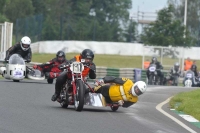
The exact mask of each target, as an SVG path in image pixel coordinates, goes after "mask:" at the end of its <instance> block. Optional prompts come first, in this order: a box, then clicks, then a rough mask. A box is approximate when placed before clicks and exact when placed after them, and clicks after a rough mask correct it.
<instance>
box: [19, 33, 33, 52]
mask: <svg viewBox="0 0 200 133" xmlns="http://www.w3.org/2000/svg"><path fill="white" fill-rule="evenodd" d="M30 44H31V39H30V38H29V37H28V36H24V37H22V39H21V42H20V45H21V48H22V49H23V50H24V51H27V50H28V49H29V48H30Z"/></svg>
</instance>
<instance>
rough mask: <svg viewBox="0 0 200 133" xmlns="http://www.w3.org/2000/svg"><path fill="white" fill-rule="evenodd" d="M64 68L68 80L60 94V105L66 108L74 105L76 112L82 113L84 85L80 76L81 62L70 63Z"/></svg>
mask: <svg viewBox="0 0 200 133" xmlns="http://www.w3.org/2000/svg"><path fill="white" fill-rule="evenodd" d="M64 68H66V69H65V70H64V71H67V75H68V79H67V81H66V84H65V86H63V88H62V90H61V93H60V101H58V102H60V105H61V107H63V108H67V107H68V105H74V108H75V110H76V111H82V109H83V106H84V96H85V84H84V79H83V76H82V71H83V70H84V65H83V63H81V62H77V61H75V62H72V63H71V64H70V65H66V66H63V67H62V68H61V69H64Z"/></svg>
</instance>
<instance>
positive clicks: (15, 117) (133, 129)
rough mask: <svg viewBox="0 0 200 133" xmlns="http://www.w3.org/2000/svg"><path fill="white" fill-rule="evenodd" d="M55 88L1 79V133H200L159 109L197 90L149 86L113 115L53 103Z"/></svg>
mask: <svg viewBox="0 0 200 133" xmlns="http://www.w3.org/2000/svg"><path fill="white" fill-rule="evenodd" d="M54 85H55V84H51V85H50V84H47V82H46V81H34V80H23V81H21V82H19V83H17V82H13V81H12V80H5V79H0V133H61V132H62V133H189V132H193V133H200V128H197V127H196V126H194V125H192V124H191V123H189V122H187V121H186V120H184V119H183V118H181V117H179V116H178V115H176V114H175V113H173V112H172V111H170V110H169V106H168V103H166V104H164V105H163V106H162V110H164V111H165V112H166V113H168V114H169V115H170V116H172V117H174V118H176V119H178V120H179V121H181V122H182V123H184V124H185V127H183V126H181V125H180V123H177V122H175V121H174V120H172V119H171V118H169V117H168V116H166V115H164V114H163V113H161V112H160V111H159V110H157V109H156V106H158V105H159V104H160V103H162V102H164V101H165V100H167V99H168V98H169V97H171V96H173V95H174V94H176V93H178V92H181V91H190V90H192V89H196V88H184V87H159V86H155V87H154V86H149V87H148V90H147V92H146V93H145V94H143V95H142V96H140V97H139V102H138V103H136V104H135V105H133V106H131V107H130V108H119V110H118V111H117V112H112V111H111V109H110V108H109V107H105V108H99V107H90V106H84V109H83V111H82V112H77V111H75V110H74V108H73V106H70V107H69V108H68V109H63V108H61V107H60V105H59V103H57V102H52V101H51V100H50V99H51V96H52V94H53V93H54ZM188 129H190V130H188Z"/></svg>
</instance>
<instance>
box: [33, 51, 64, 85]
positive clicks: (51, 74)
mask: <svg viewBox="0 0 200 133" xmlns="http://www.w3.org/2000/svg"><path fill="white" fill-rule="evenodd" d="M67 62H68V60H66V57H65V53H64V52H63V51H61V50H60V51H58V52H57V53H56V57H55V58H53V59H52V60H50V61H49V62H47V63H43V64H41V65H34V66H33V68H34V69H38V70H40V71H41V72H43V73H44V74H45V77H46V78H47V82H48V83H53V79H54V78H57V77H58V76H59V75H60V73H61V72H62V71H61V70H60V69H59V66H60V65H61V64H63V63H67Z"/></svg>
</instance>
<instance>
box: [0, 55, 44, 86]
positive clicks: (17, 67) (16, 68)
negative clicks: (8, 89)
mask: <svg viewBox="0 0 200 133" xmlns="http://www.w3.org/2000/svg"><path fill="white" fill-rule="evenodd" d="M25 62H26V61H25V60H24V59H23V58H22V57H21V56H20V55H19V54H13V55H11V56H10V58H9V60H8V61H6V65H5V66H4V67H1V68H0V74H1V75H2V76H3V77H4V78H5V79H9V80H13V81H14V82H19V81H20V80H23V79H24V78H25V77H29V76H32V77H34V79H35V80H43V79H44V77H43V76H41V73H39V72H38V71H35V70H32V69H31V68H29V67H28V66H26V63H25ZM29 72H30V73H29Z"/></svg>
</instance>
